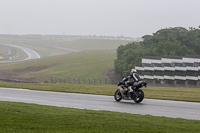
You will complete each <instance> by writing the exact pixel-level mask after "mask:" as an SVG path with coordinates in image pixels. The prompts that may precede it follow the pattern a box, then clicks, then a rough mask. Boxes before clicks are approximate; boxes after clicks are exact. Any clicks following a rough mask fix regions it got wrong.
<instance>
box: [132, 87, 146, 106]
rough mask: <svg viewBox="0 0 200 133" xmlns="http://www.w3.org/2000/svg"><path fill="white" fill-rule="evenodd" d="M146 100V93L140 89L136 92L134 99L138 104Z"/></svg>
mask: <svg viewBox="0 0 200 133" xmlns="http://www.w3.org/2000/svg"><path fill="white" fill-rule="evenodd" d="M143 99H144V92H143V91H142V90H141V89H138V90H137V91H136V92H135V95H134V97H133V100H134V101H135V102H136V103H140V102H142V100H143Z"/></svg>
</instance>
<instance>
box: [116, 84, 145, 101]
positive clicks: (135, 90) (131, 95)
mask: <svg viewBox="0 0 200 133" xmlns="http://www.w3.org/2000/svg"><path fill="white" fill-rule="evenodd" d="M128 84H129V86H125V83H124V82H120V83H118V87H119V89H117V90H116V92H115V95H114V98H115V100H116V101H121V100H122V99H124V100H131V99H132V100H134V101H135V102H136V103H140V102H141V101H142V100H143V99H144V92H143V91H142V90H141V89H140V88H142V87H144V86H145V87H147V83H146V82H144V81H139V82H137V83H133V82H132V83H131V82H129V83H128ZM126 89H127V90H126ZM124 91H126V94H124Z"/></svg>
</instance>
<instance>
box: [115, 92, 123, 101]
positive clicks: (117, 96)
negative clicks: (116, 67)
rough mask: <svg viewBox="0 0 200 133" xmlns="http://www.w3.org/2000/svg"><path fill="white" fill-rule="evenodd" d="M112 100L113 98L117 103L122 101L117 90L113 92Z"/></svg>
mask: <svg viewBox="0 0 200 133" xmlns="http://www.w3.org/2000/svg"><path fill="white" fill-rule="evenodd" d="M114 98H115V100H116V101H118V102H119V101H121V100H122V94H121V92H120V90H117V91H116V92H115V95H114Z"/></svg>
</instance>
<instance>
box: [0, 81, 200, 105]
mask: <svg viewBox="0 0 200 133" xmlns="http://www.w3.org/2000/svg"><path fill="white" fill-rule="evenodd" d="M0 86H1V87H10V88H24V89H33V90H43V91H59V92H71V93H85V94H97V95H110V96H113V95H114V93H115V91H116V90H117V89H118V87H117V86H116V85H83V84H32V83H7V82H0ZM142 90H143V91H144V93H145V98H151V99H166V100H178V101H190V102H200V89H199V88H178V87H147V88H142Z"/></svg>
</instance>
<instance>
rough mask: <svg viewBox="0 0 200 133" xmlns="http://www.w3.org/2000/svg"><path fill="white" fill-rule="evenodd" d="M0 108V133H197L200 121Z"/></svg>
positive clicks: (18, 105) (4, 104)
mask: <svg viewBox="0 0 200 133" xmlns="http://www.w3.org/2000/svg"><path fill="white" fill-rule="evenodd" d="M0 108H1V109H0V129H1V131H0V132H1V133H8V132H9V133H29V132H35V133H36V132H37V133H44V132H45V133H46V132H48V133H60V132H69V133H74V132H75V133H80V132H88V133H95V132H96V133H100V132H107V133H110V132H113V133H122V132H130V133H131V132H147V133H149V132H153V133H160V132H166V133H168V132H170V133H171V132H173V133H174V132H176V133H183V132H188V133H189V132H190V133H199V131H200V127H199V125H200V121H197V120H185V119H174V118H166V117H155V116H150V115H136V114H127V113H116V112H108V111H92V110H84V109H82V110H81V109H71V108H63V107H51V106H44V105H35V104H25V103H13V102H0Z"/></svg>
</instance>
